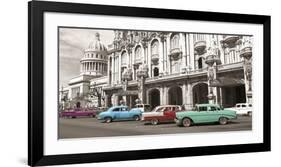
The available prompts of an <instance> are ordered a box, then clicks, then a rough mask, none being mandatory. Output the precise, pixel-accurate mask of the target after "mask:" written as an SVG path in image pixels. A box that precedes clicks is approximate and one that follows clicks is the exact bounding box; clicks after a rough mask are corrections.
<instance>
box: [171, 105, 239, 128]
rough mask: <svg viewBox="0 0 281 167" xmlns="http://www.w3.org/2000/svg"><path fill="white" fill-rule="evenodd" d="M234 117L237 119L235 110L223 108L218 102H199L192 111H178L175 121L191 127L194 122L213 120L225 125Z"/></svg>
mask: <svg viewBox="0 0 281 167" xmlns="http://www.w3.org/2000/svg"><path fill="white" fill-rule="evenodd" d="M232 119H237V114H236V112H235V111H233V110H229V109H223V108H222V107H220V106H219V105H216V104H197V105H196V106H195V107H194V109H192V110H191V111H182V112H177V113H176V119H175V122H176V123H177V125H178V126H184V127H189V126H191V125H193V124H199V123H213V122H218V123H220V124H221V125H225V124H227V123H228V121H229V120H232Z"/></svg>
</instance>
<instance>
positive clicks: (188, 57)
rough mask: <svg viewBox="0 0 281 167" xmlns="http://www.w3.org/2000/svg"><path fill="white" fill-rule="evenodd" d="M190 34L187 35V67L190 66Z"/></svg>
mask: <svg viewBox="0 0 281 167" xmlns="http://www.w3.org/2000/svg"><path fill="white" fill-rule="evenodd" d="M189 45H190V44H189V34H187V33H186V34H185V51H186V53H185V54H186V65H187V66H190V53H189V47H190V46H189Z"/></svg>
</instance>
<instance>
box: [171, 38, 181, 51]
mask: <svg viewBox="0 0 281 167" xmlns="http://www.w3.org/2000/svg"><path fill="white" fill-rule="evenodd" d="M175 48H179V35H178V34H176V35H174V36H173V37H172V39H171V49H175Z"/></svg>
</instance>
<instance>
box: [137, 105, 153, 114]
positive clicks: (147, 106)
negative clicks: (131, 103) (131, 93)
mask: <svg viewBox="0 0 281 167" xmlns="http://www.w3.org/2000/svg"><path fill="white" fill-rule="evenodd" d="M136 108H139V109H141V110H142V112H150V111H151V106H150V105H149V104H136Z"/></svg>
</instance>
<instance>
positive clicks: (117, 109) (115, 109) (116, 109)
mask: <svg viewBox="0 0 281 167" xmlns="http://www.w3.org/2000/svg"><path fill="white" fill-rule="evenodd" d="M119 109H120V108H114V109H113V110H112V111H115V112H116V111H119Z"/></svg>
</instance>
